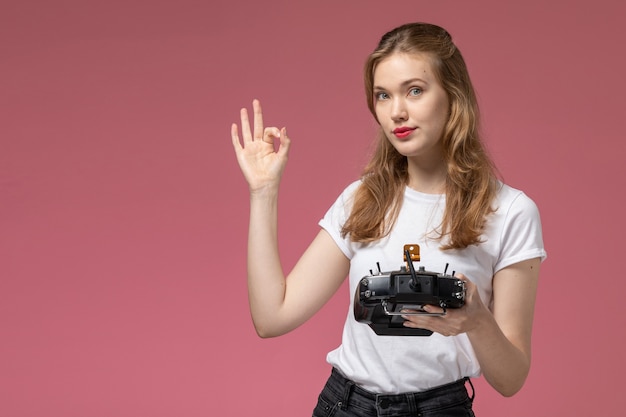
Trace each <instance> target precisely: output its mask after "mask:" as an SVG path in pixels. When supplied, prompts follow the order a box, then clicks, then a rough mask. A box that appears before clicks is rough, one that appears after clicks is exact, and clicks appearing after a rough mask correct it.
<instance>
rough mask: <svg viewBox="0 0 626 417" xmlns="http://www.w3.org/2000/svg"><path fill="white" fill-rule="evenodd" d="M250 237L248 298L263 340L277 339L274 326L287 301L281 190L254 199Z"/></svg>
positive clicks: (258, 195) (251, 199) (266, 192)
mask: <svg viewBox="0 0 626 417" xmlns="http://www.w3.org/2000/svg"><path fill="white" fill-rule="evenodd" d="M248 233H249V235H248V297H249V302H250V311H251V314H252V320H253V322H254V325H255V328H256V330H257V332H258V334H259V335H260V336H262V337H266V336H269V335H273V334H272V333H274V330H272V329H271V328H270V325H271V324H272V325H275V324H276V323H277V320H276V315H277V314H278V312H279V311H280V307H281V305H282V303H283V301H284V297H285V286H286V283H285V274H284V272H283V269H282V266H281V262H280V255H279V251H278V190H277V189H268V190H263V191H261V192H255V193H251V195H250V224H249V232H248Z"/></svg>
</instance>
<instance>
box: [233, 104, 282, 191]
mask: <svg viewBox="0 0 626 417" xmlns="http://www.w3.org/2000/svg"><path fill="white" fill-rule="evenodd" d="M252 108H253V112H254V125H253V130H252V131H251V130H250V121H249V119H248V111H247V109H245V108H243V109H241V134H242V136H243V145H242V144H241V141H240V139H239V131H238V128H237V124H236V123H233V124H232V126H231V129H230V133H231V136H232V141H233V146H234V148H235V153H236V154H237V161H238V162H239V167H240V168H241V171H242V172H243V175H244V177H245V178H246V181H247V182H248V186H249V187H250V192H251V193H256V192H262V191H264V190H273V191H277V189H278V184H279V183H280V179H281V176H282V173H283V171H284V169H285V166H286V164H287V154H288V152H289V145H290V143H291V141H290V140H289V137H288V136H287V129H286V128H284V127H283V128H282V129H280V130H279V129H278V128H276V127H266V128H264V127H263V113H262V111H261V104H260V103H259V101H258V100H254V101H253V102H252ZM277 139H278V140H279V141H280V144H279V146H278V149H277V150H276V149H275V146H274V142H275V141H276V140H277Z"/></svg>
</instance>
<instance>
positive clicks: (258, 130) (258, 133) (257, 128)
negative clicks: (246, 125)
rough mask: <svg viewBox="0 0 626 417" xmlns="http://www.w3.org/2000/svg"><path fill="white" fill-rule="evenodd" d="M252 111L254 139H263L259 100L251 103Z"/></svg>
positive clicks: (261, 113)
mask: <svg viewBox="0 0 626 417" xmlns="http://www.w3.org/2000/svg"><path fill="white" fill-rule="evenodd" d="M252 111H253V112H254V139H263V133H264V132H263V112H262V111H261V103H260V102H259V100H253V101H252Z"/></svg>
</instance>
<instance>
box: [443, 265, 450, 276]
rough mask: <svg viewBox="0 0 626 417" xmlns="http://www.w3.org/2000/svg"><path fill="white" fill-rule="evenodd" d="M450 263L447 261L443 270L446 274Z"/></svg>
mask: <svg viewBox="0 0 626 417" xmlns="http://www.w3.org/2000/svg"><path fill="white" fill-rule="evenodd" d="M448 265H450V264H449V263H447V262H446V269H444V270H443V274H444V275H445V274H446V272H448Z"/></svg>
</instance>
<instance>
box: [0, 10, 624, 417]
mask: <svg viewBox="0 0 626 417" xmlns="http://www.w3.org/2000/svg"><path fill="white" fill-rule="evenodd" d="M623 4H624V3H623V2H622V1H619V0H616V1H578V2H571V1H565V0H560V1H550V2H547V1H539V0H532V1H518V2H503V1H445V0H438V1H430V2H427V1H415V0H414V1H401V0H395V1H391V2H384V1H377V2H374V1H364V0H359V1H353V2H348V1H328V0H324V1H319V0H318V1H315V2H307V3H305V2H297V1H280V2H279V1H274V2H261V1H249V2H236V1H200V0H197V1H192V0H179V1H163V0H161V1H147V0H146V1H143V2H138V1H119V0H115V1H106V2H104V1H101V2H95V1H79V0H73V1H70V0H67V1H63V0H55V1H44V0H41V1H39V2H35V1H24V0H2V2H1V3H0V119H1V120H0V129H1V130H0V195H1V197H0V198H1V200H0V415H1V416H12V417H27V416H28V417H30V416H44V415H45V416H51V417H56V416H64V417H70V416H81V417H82V416H90V417H99V416H103V417H104V416H188V417H193V416H208V415H232V416H243V415H262V416H264V415H277V416H306V415H310V413H311V410H312V408H313V406H314V404H315V402H316V398H317V395H318V393H319V391H320V389H321V387H322V385H323V383H324V381H325V380H326V377H327V376H328V373H329V368H328V366H327V365H326V363H325V355H326V352H327V351H328V350H330V349H332V348H334V347H335V346H336V345H337V344H338V342H339V338H340V330H341V326H342V322H343V319H344V316H345V309H346V301H347V297H348V294H347V291H346V289H345V287H344V288H343V290H342V291H341V292H340V293H339V294H337V296H336V297H335V298H334V299H333V300H332V301H331V302H330V303H329V304H328V305H327V306H326V307H325V308H324V309H323V310H322V311H321V312H320V313H319V314H318V315H317V316H316V317H315V318H314V319H312V320H311V321H310V322H308V323H307V324H305V325H304V326H302V327H301V328H299V329H297V330H296V331H294V332H293V333H291V334H289V335H287V336H284V337H282V338H278V339H272V340H261V339H259V338H258V337H257V336H256V334H255V333H254V330H253V328H252V325H251V321H250V318H249V313H248V307H247V297H246V287H245V265H244V261H245V248H246V245H245V241H246V228H247V216H248V197H247V189H246V185H245V183H244V181H243V178H242V176H241V174H240V172H239V170H238V167H237V164H236V161H235V157H234V154H233V151H232V147H231V144H230V137H229V129H230V123H231V122H233V121H236V120H237V117H238V111H239V108H240V107H242V106H248V107H250V103H251V101H252V99H253V98H259V99H261V100H262V103H263V106H264V109H265V116H266V117H265V119H266V121H267V122H268V124H270V125H281V126H282V125H287V126H288V128H289V132H290V136H291V137H292V139H293V148H292V155H291V159H290V162H289V166H288V168H287V171H286V178H285V180H284V183H283V189H282V194H281V229H280V237H281V247H282V252H283V255H284V256H283V261H284V264H285V267H286V268H289V267H290V266H292V265H293V263H294V262H295V261H296V259H297V257H298V256H299V254H300V253H301V252H302V250H303V249H304V248H305V247H306V246H307V244H308V242H309V241H310V240H311V238H312V237H313V236H314V234H315V233H316V232H317V230H318V226H317V221H318V219H319V218H320V217H321V216H322V215H323V214H324V212H325V211H326V209H327V208H328V207H329V205H330V204H331V203H332V202H333V201H334V199H335V198H336V196H337V195H338V194H339V192H340V191H341V190H342V189H343V187H344V186H345V185H347V184H348V183H349V182H351V181H352V180H354V179H355V178H357V176H358V175H359V172H360V169H361V167H362V166H363V164H364V163H365V160H366V157H367V152H368V149H369V144H370V143H371V140H372V137H373V133H374V130H375V129H374V122H373V120H372V118H371V117H370V115H369V114H368V112H367V109H366V105H365V102H364V97H363V91H362V80H361V67H362V63H363V61H364V59H365V57H366V55H367V54H368V53H369V52H370V51H371V50H372V49H373V48H374V46H375V44H376V42H377V40H378V39H379V37H380V36H381V35H382V33H383V32H385V31H386V30H388V29H391V28H393V27H395V26H397V25H399V24H401V23H405V22H408V21H417V20H420V21H428V22H433V23H437V24H440V25H443V26H444V27H446V28H447V29H448V30H449V31H450V32H451V33H452V35H453V37H454V38H455V40H456V42H457V44H458V45H459V47H460V48H461V50H462V51H463V53H464V55H465V57H466V60H467V62H468V65H469V68H470V73H471V75H472V77H473V80H474V83H475V87H476V88H477V90H478V93H479V98H480V103H481V108H482V111H483V121H484V125H483V126H484V132H485V135H486V140H487V143H488V146H489V149H490V151H491V153H492V155H493V157H494V159H495V161H496V163H497V164H498V166H499V168H500V170H501V171H502V173H503V175H504V178H505V180H506V181H507V182H508V183H509V184H510V185H512V186H514V187H517V188H521V189H523V190H525V191H526V192H527V194H528V195H530V196H531V197H532V198H533V199H534V200H535V201H536V202H537V204H538V205H539V207H540V210H541V214H542V220H543V223H544V234H545V243H546V246H547V250H548V252H549V257H548V260H547V261H546V262H545V263H544V265H543V269H542V274H541V275H542V276H541V283H540V288H539V296H538V297H539V298H538V305H537V313H536V325H535V331H534V339H533V345H534V358H533V360H534V362H533V368H532V371H531V374H530V377H529V379H528V381H527V383H526V385H525V387H524V389H523V390H522V391H521V392H520V393H519V394H518V395H517V396H515V397H513V398H510V399H505V398H501V397H499V395H498V394H496V393H495V391H493V390H492V389H491V388H489V387H488V386H487V384H486V383H485V382H484V381H483V380H478V381H476V384H475V385H476V388H477V390H478V395H477V400H476V407H475V408H476V411H477V414H478V415H479V416H483V417H484V416H501V415H507V416H528V415H533V416H557V415H567V416H587V415H603V416H618V415H621V413H620V411H618V410H619V409H621V403H622V402H623V401H622V398H621V396H623V389H619V388H623V386H624V379H623V377H624V374H626V360H625V356H624V351H625V349H624V341H623V338H624V328H625V324H626V323H625V322H626V308H625V307H624V306H626V303H625V302H624V299H625V297H626V279H625V278H624V277H623V269H624V268H623V262H622V261H623V260H624V248H625V245H624V240H623V236H624V226H625V220H624V216H623V198H624V178H625V174H626V172H625V169H624V159H625V157H626V152H625V151H626V145H625V140H624V133H623V128H622V127H618V126H622V124H623V119H624V109H625V106H624V97H625V94H626V84H625V77H624V72H625V71H626V63H625V60H624V54H623V48H624V41H625V40H626V29H625V25H624V20H623V19H624V15H625V12H626V10H625V6H624V5H623ZM319 273H320V274H323V273H324V265H319Z"/></svg>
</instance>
